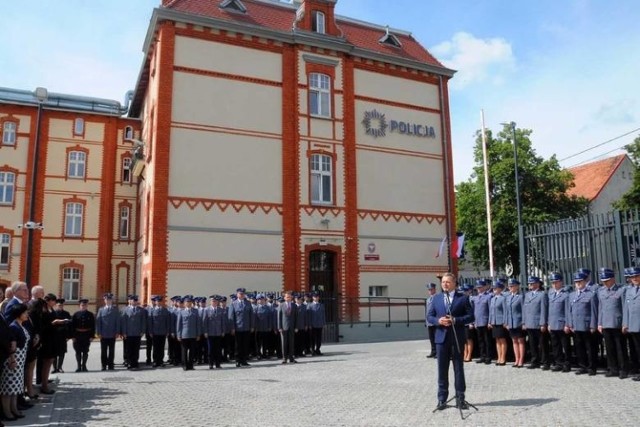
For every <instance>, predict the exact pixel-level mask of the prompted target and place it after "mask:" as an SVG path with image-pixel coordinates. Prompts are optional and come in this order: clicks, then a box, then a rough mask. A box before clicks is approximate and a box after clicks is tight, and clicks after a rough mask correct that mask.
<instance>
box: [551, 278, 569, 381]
mask: <svg viewBox="0 0 640 427" xmlns="http://www.w3.org/2000/svg"><path fill="white" fill-rule="evenodd" d="M550 279H551V282H552V283H556V282H559V283H560V285H562V283H561V282H562V275H561V274H560V273H552V274H551V275H550ZM548 299H549V318H548V321H547V322H548V327H549V335H550V337H551V351H552V354H553V360H554V362H555V366H554V367H553V371H554V372H558V371H563V372H569V371H571V361H570V359H569V357H570V354H571V351H570V347H569V335H568V334H567V333H566V332H565V330H564V327H565V326H566V324H567V314H568V312H569V292H567V291H566V290H565V288H564V287H560V289H558V290H556V289H555V288H554V289H551V290H549V294H548Z"/></svg>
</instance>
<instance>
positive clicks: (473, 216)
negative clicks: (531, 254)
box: [456, 125, 588, 275]
mask: <svg viewBox="0 0 640 427" xmlns="http://www.w3.org/2000/svg"><path fill="white" fill-rule="evenodd" d="M531 133H532V131H531V130H527V129H516V141H517V147H518V174H519V176H520V181H519V184H520V201H521V206H522V222H523V225H524V226H525V227H526V226H527V225H531V224H535V223H539V222H548V221H555V220H558V219H561V218H572V217H576V216H580V215H583V214H584V213H585V212H586V207H587V203H588V201H587V200H586V199H584V198H578V197H576V196H569V195H567V190H568V189H569V188H570V187H572V186H573V175H572V174H571V173H570V172H569V171H567V170H565V169H563V168H561V167H560V165H559V164H558V160H557V159H556V157H555V155H554V156H553V157H551V158H550V159H548V160H545V159H543V158H542V157H540V156H538V155H537V154H536V152H535V150H534V149H533V147H532V143H531V140H530V135H531ZM512 135H513V134H512V130H511V127H510V126H509V125H505V126H504V128H503V129H502V130H501V131H500V132H499V133H498V134H497V136H495V137H494V136H493V134H492V132H491V131H489V130H487V131H486V139H487V161H488V164H489V192H490V200H491V216H492V218H491V221H492V225H493V227H492V229H493V252H494V263H495V266H496V269H500V268H503V267H504V266H505V265H507V264H511V265H512V266H513V269H514V274H516V275H517V274H519V273H520V272H519V258H518V257H519V251H518V215H517V209H516V197H515V191H516V189H515V164H514V161H513V160H514V156H513V154H514V153H513V151H514V150H513V144H512V139H513V136H512ZM474 160H475V166H474V168H473V173H472V175H471V177H470V178H469V179H468V180H467V181H466V182H463V183H460V184H458V185H457V186H456V190H457V194H456V211H457V228H458V230H459V231H462V232H464V233H465V247H466V249H467V251H468V252H469V253H470V255H471V258H472V259H473V261H474V264H475V266H476V267H484V268H487V267H488V265H489V242H488V238H487V236H488V232H487V215H486V204H485V188H484V167H483V158H482V135H481V131H478V132H476V145H475V149H474Z"/></svg>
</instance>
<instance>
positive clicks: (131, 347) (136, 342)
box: [125, 335, 141, 368]
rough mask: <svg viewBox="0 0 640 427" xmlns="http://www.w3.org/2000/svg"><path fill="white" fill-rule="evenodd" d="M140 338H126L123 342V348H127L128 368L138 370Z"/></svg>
mask: <svg viewBox="0 0 640 427" xmlns="http://www.w3.org/2000/svg"><path fill="white" fill-rule="evenodd" d="M140 341H141V337H140V336H137V337H135V336H131V335H130V336H128V337H127V340H126V342H125V346H126V347H127V350H126V352H127V362H128V363H129V367H130V368H138V367H139V366H140V365H139V360H140Z"/></svg>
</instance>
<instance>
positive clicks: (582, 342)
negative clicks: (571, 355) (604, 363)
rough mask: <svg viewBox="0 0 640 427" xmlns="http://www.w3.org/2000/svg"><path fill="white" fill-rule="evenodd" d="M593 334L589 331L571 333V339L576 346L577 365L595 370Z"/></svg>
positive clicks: (595, 355)
mask: <svg viewBox="0 0 640 427" xmlns="http://www.w3.org/2000/svg"><path fill="white" fill-rule="evenodd" d="M593 340H594V339H593V335H592V334H591V332H589V331H584V332H578V331H575V332H574V333H573V341H574V343H575V346H576V357H577V358H578V365H579V366H580V368H582V369H588V370H590V371H595V370H596V367H597V363H596V360H597V358H598V355H597V353H594V345H593Z"/></svg>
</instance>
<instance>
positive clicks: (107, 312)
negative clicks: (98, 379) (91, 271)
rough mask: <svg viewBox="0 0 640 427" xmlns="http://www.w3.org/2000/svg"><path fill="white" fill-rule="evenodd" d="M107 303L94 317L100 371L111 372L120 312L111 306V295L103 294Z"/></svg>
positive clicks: (118, 331)
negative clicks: (98, 338)
mask: <svg viewBox="0 0 640 427" xmlns="http://www.w3.org/2000/svg"><path fill="white" fill-rule="evenodd" d="M103 297H104V299H105V301H106V302H107V303H106V304H105V305H104V306H103V307H100V310H98V315H97V316H96V333H97V334H98V336H99V337H100V361H101V362H102V370H103V371H105V370H107V369H109V370H110V371H113V370H114V369H115V368H114V358H115V346H116V337H117V336H118V334H119V333H120V311H118V308H117V307H116V306H115V305H113V304H112V301H113V294H111V293H107V294H104V296H103Z"/></svg>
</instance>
